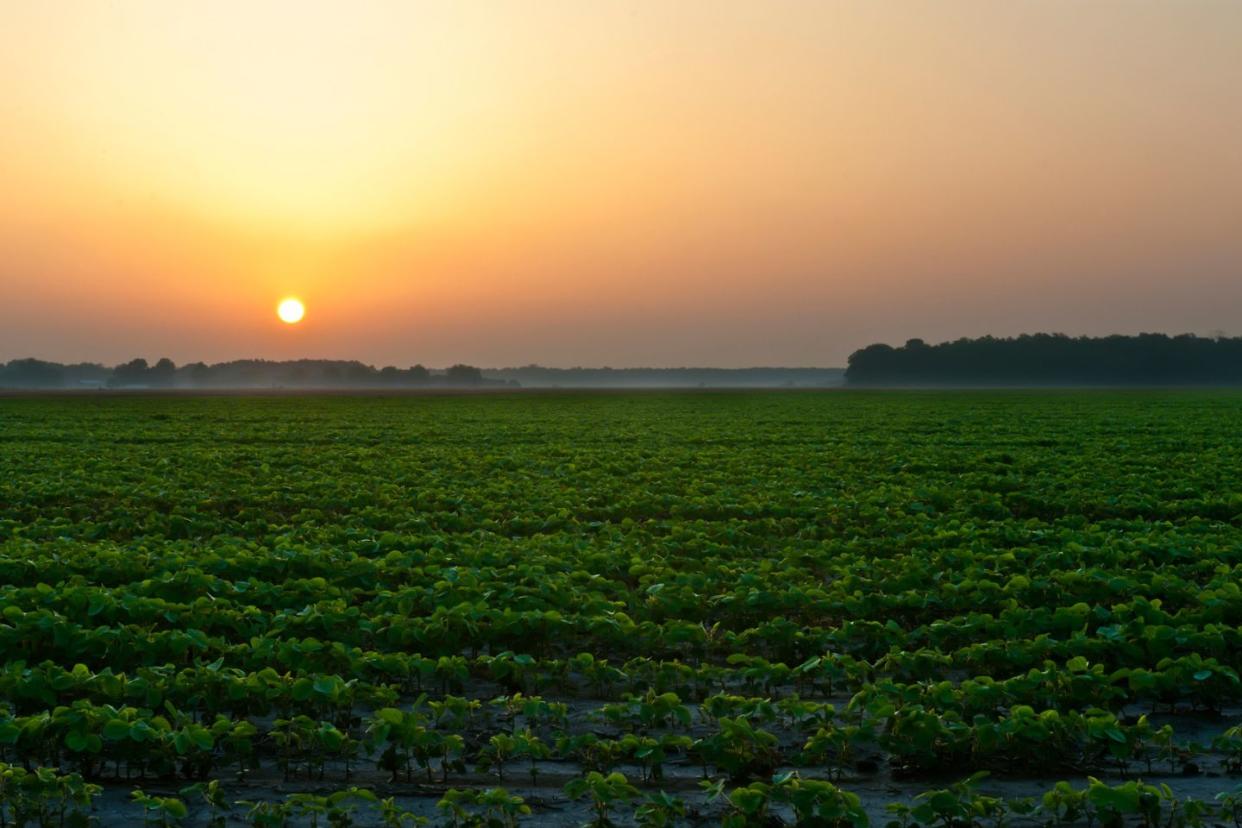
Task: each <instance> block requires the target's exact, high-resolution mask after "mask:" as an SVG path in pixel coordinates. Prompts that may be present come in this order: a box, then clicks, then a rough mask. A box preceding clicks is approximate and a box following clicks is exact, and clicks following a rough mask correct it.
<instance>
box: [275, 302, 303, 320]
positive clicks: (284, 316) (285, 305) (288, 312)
mask: <svg viewBox="0 0 1242 828" xmlns="http://www.w3.org/2000/svg"><path fill="white" fill-rule="evenodd" d="M305 314H306V307H305V306H304V305H303V304H302V302H301V301H300V300H298V299H294V298H292V297H290V298H288V299H282V300H280V304H279V305H277V306H276V315H277V316H279V317H280V321H281V322H284V323H286V324H289V325H293V324H295V323H297V322H301V321H302V317H303V316H304V315H305Z"/></svg>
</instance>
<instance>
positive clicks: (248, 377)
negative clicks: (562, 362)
mask: <svg viewBox="0 0 1242 828" xmlns="http://www.w3.org/2000/svg"><path fill="white" fill-rule="evenodd" d="M506 384H511V383H506V382H505V381H503V380H494V379H485V378H484V377H483V372H482V371H481V370H480V369H478V368H475V367H474V366H472V365H454V366H452V367H450V368H447V369H444V370H442V371H437V370H431V369H428V368H425V367H423V366H422V365H414V366H411V367H409V368H397V367H396V366H393V365H389V366H386V367H384V368H376V367H374V366H372V365H367V364H365V363H362V362H357V361H345V360H325V359H299V360H291V361H285V362H274V361H269V360H261V359H243V360H236V361H234V362H220V363H216V364H215V365H207V364H205V363H202V362H191V363H189V364H188V365H182V366H177V365H175V364H174V363H173V361H172V360H170V359H167V358H164V359H160V360H158V361H157V362H156V363H155V364H154V365H152V364H150V363H148V362H147V361H146V360H145V359H134V360H130V361H129V362H126V363H124V364H122V365H117V366H115V367H112V368H108V367H105V366H103V365H98V364H95V363H78V364H74V365H62V364H60V363H57V362H45V361H43V360H39V359H15V360H13V361H12V362H9V363H0V388H94V387H97V388H370V387H374V388H384V387H394V388H403V387H436V386H451V387H469V386H484V385H491V386H503V385H506Z"/></svg>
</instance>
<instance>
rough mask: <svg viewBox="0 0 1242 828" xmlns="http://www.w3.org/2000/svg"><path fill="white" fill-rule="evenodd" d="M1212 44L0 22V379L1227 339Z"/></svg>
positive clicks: (1040, 26)
mask: <svg viewBox="0 0 1242 828" xmlns="http://www.w3.org/2000/svg"><path fill="white" fill-rule="evenodd" d="M1240 42H1242V4H1239V3H1235V2H1226V1H1224V0H1222V2H1206V0H1181V2H1176V3H1174V2H1137V1H1136V2H1093V3H1081V2H1070V0H1051V1H1050V2H1004V3H997V2H992V1H991V0H978V1H977V2H965V1H964V0H958V1H957V2H915V3H892V4H879V3H870V2H856V3H824V2H764V3H759V2H728V1H727V0H693V1H692V0H686V1H685V2H678V3H656V2H640V3H580V2H579V3H575V2H546V3H529V2H522V1H521V0H508V1H507V2H505V1H498V2H488V3H483V2H478V3H416V2H391V3H384V2H371V3H363V4H358V3H344V2H339V3H334V2H318V3H301V2H299V3H294V2H263V3H251V2H244V3H243V2H217V3H212V4H180V3H177V4H174V3H166V2H159V1H158V0H126V1H125V2H116V3H104V2H82V3H44V2H33V0H30V1H27V0H13V2H8V3H6V4H4V7H3V10H2V11H0V77H3V78H4V80H3V82H0V111H2V112H4V113H5V125H6V126H5V128H4V129H2V130H0V192H3V193H4V194H5V197H4V198H2V199H0V361H3V360H5V359H12V358H15V357H21V356H27V355H34V356H38V357H41V358H44V359H51V360H60V361H78V360H93V361H100V362H105V363H108V364H115V363H119V362H122V361H124V360H128V359H130V358H132V357H134V356H138V355H146V356H148V357H151V358H155V357H157V356H168V357H171V358H172V359H174V360H176V361H177V362H178V363H184V362H188V361H190V360H199V359H201V360H205V361H208V362H212V361H220V360H229V359H236V358H241V357H255V356H261V357H266V358H270V359H289V358H297V357H308V356H309V357H319V356H326V357H334V358H342V359H359V360H363V361H365V362H368V363H374V364H377V365H386V364H396V365H401V366H405V365H410V364H412V363H414V362H422V363H425V364H429V365H449V364H452V363H457V362H466V363H470V364H476V365H516V364H526V363H531V362H537V363H540V364H543V365H553V366H568V365H604V364H608V365H614V366H624V365H653V366H667V365H713V366H722V367H730V366H743V365H782V364H783V365H843V364H844V362H845V359H846V356H847V355H848V354H849V353H850V352H851V351H853V350H854V349H855V348H857V347H860V346H863V345H866V344H868V343H870V342H874V341H889V342H897V343H899V342H903V341H905V340H906V339H907V338H908V337H911V336H921V337H923V338H925V339H927V340H928V341H931V342H935V341H939V340H942V339H949V338H955V337H957V336H965V335H980V334H984V333H994V334H998V335H1004V334H1013V333H1018V332H1021V331H1034V330H1059V331H1066V332H1069V333H1073V334H1079V333H1085V334H1105V333H1110V332H1136V331H1140V330H1164V331H1169V332H1172V333H1177V332H1180V331H1194V332H1198V333H1209V332H1212V331H1214V330H1224V331H1226V332H1228V333H1239V332H1242V331H1240V330H1239V328H1238V324H1237V322H1236V320H1237V319H1238V317H1239V313H1240V312H1242V278H1239V276H1242V234H1239V233H1238V232H1237V226H1238V225H1237V222H1238V216H1239V215H1242V142H1240V141H1239V140H1238V136H1239V135H1242V92H1240V90H1242V49H1239V48H1238V44H1239V43H1240ZM288 295H296V296H298V297H300V298H301V299H303V300H304V301H305V304H306V316H305V319H304V321H302V322H300V323H298V324H297V325H284V324H282V323H281V322H280V321H279V320H278V319H277V318H276V316H275V314H274V308H275V306H276V302H277V301H278V300H280V299H281V298H282V297H285V296H288Z"/></svg>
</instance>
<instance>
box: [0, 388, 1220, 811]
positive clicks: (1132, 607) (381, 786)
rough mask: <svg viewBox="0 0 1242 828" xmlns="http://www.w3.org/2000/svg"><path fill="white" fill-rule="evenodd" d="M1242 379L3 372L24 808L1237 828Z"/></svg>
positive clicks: (10, 680) (3, 763)
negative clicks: (204, 390)
mask: <svg viewBox="0 0 1242 828" xmlns="http://www.w3.org/2000/svg"><path fill="white" fill-rule="evenodd" d="M1240 438H1242V394H1238V393H1233V392H1178V393H1167V392H1163V393H1162V392H1137V391H1135V392H1046V391H1045V392H957V393H938V392H937V393H933V392H828V393H797V392H790V393H712V392H701V393H680V394H674V393H658V394H657V393H633V394H604V393H600V394H591V393H574V394H570V393H564V394H559V393H548V394H531V393H508V394H480V395H461V396H391V397H385V396H373V397H352V398H351V397H344V396H339V397H337V396H322V397H298V396H273V397H224V396H207V397H191V396H165V397H158V396H155V397H143V396H125V395H107V394H101V395H99V396H94V395H77V396H74V395H66V396H63V397H44V398H38V397H11V398H3V399H0V651H2V655H3V658H2V659H0V664H2V666H0V828H8V826H17V825H44V826H61V825H64V826H80V825H86V824H88V823H89V822H91V821H92V820H93V821H94V822H95V823H97V824H104V825H141V824H144V823H146V824H150V825H182V824H184V825H199V826H202V825H246V824H249V825H256V826H282V825H314V826H325V828H326V826H345V825H383V826H412V825H419V824H423V823H427V824H430V825H446V826H459V827H460V826H482V825H487V826H491V825H496V826H508V825H514V824H518V823H521V824H530V825H579V824H593V825H608V824H617V825H644V826H665V825H668V826H671V825H721V824H723V825H725V826H729V828H741V826H771V825H777V824H786V825H793V824H799V825H807V826H834V827H835V826H850V828H861V826H865V825H872V826H877V828H882V826H885V825H888V824H892V825H894V826H899V828H908V827H909V826H922V825H927V826H939V828H956V827H957V826H969V825H1001V824H1013V825H1022V824H1030V825H1054V826H1055V825H1069V824H1082V825H1096V826H1101V828H1113V827H1114V826H1119V825H1122V824H1134V825H1143V826H1147V828H1157V826H1159V828H1179V827H1180V826H1194V825H1199V824H1226V825H1238V824H1240V823H1242V791H1239V790H1238V783H1239V780H1238V778H1237V776H1238V775H1239V773H1242V727H1240V726H1239V723H1240V722H1242V709H1240V707H1239V702H1240V701H1242V682H1240V681H1239V669H1242V630H1240V627H1239V625H1240V624H1242V587H1240V586H1239V582H1240V581H1242V439H1240Z"/></svg>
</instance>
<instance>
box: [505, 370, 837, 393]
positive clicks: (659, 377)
mask: <svg viewBox="0 0 1242 828" xmlns="http://www.w3.org/2000/svg"><path fill="white" fill-rule="evenodd" d="M843 374H844V371H843V370H842V369H840V368H545V367H543V366H541V365H525V366H523V367H521V368H491V369H487V370H485V371H484V376H487V377H491V378H494V379H506V380H513V381H516V382H519V383H521V385H522V387H523V388H696V387H704V388H827V387H833V386H838V385H841V383H842V382H843V379H842V375H843Z"/></svg>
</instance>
